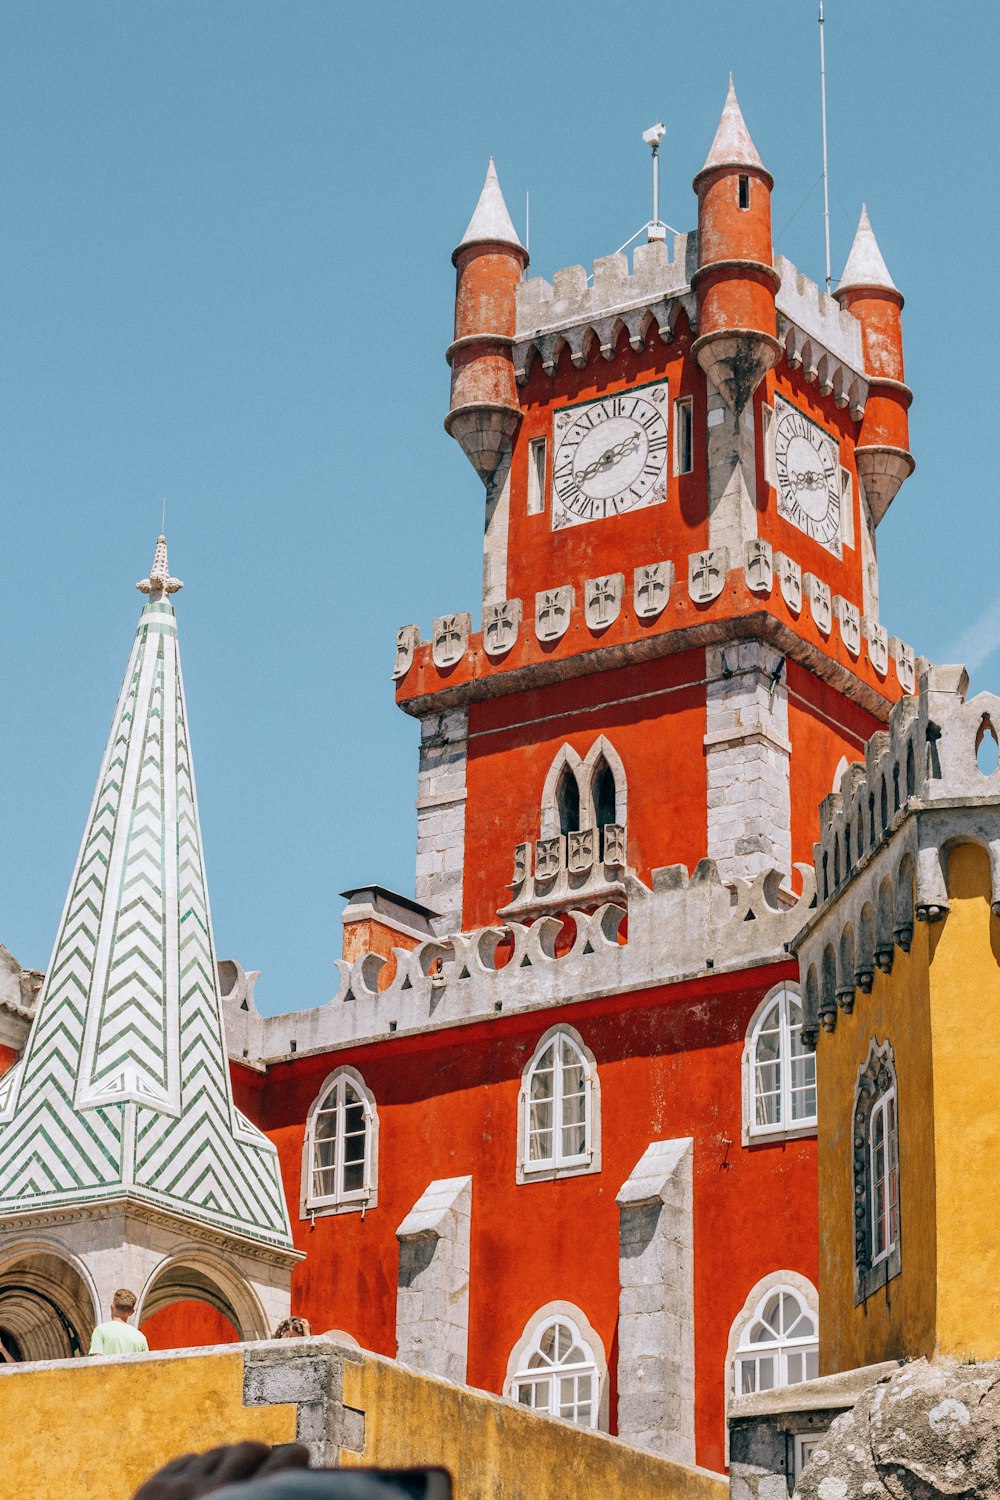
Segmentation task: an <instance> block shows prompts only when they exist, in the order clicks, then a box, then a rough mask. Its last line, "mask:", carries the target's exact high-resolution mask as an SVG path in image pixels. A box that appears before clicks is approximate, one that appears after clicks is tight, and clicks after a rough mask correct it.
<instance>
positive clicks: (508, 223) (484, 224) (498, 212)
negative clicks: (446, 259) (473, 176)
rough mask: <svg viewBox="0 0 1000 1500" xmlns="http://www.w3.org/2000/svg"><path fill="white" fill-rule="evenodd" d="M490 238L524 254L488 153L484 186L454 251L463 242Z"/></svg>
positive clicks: (474, 243) (469, 242) (460, 246)
mask: <svg viewBox="0 0 1000 1500" xmlns="http://www.w3.org/2000/svg"><path fill="white" fill-rule="evenodd" d="M484 240H485V241H492V242H493V243H494V244H498V245H513V246H514V247H515V249H517V250H520V251H521V252H522V253H523V254H525V255H526V254H527V251H526V250H525V248H524V246H523V245H522V244H521V241H520V239H519V238H518V234H517V230H516V229H515V228H514V223H513V220H512V219H511V216H510V214H509V213H508V211H507V205H506V203H505V202H504V196H503V193H502V192H501V191H500V179H499V178H498V177H497V169H496V167H495V166H494V165H493V158H492V156H491V157H490V164H489V166H488V167H487V169H486V181H485V182H484V183H483V190H482V192H481V193H480V194H479V202H478V203H477V204H476V207H475V211H474V212H473V215H472V218H471V219H470V220H469V225H468V228H467V229H466V231H465V233H464V234H463V236H462V238H461V241H460V242H459V245H458V248H457V249H456V251H455V254H456V255H457V254H458V251H459V250H464V249H465V247H466V245H480V244H482V243H483V241H484Z"/></svg>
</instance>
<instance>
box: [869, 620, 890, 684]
mask: <svg viewBox="0 0 1000 1500" xmlns="http://www.w3.org/2000/svg"><path fill="white" fill-rule="evenodd" d="M865 633H866V634H867V636H868V656H869V659H870V661H871V664H872V666H873V667H874V668H875V670H876V672H877V673H878V675H879V676H880V677H884V676H885V674H886V672H888V670H889V636H888V633H887V631H886V628H885V626H884V625H879V624H878V623H877V621H875V620H869V619H867V618H866V619H865Z"/></svg>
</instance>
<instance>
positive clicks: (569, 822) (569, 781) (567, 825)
mask: <svg viewBox="0 0 1000 1500" xmlns="http://www.w3.org/2000/svg"><path fill="white" fill-rule="evenodd" d="M556 806H557V808H558V809H559V832H560V833H562V834H566V833H576V832H577V831H578V829H579V827H580V784H579V782H578V781H577V779H576V775H575V773H574V772H573V771H572V770H571V769H570V767H569V766H564V767H563V772H562V775H561V776H560V778H559V786H558V788H557V789H556Z"/></svg>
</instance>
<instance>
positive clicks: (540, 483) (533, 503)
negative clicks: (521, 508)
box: [528, 437, 545, 516]
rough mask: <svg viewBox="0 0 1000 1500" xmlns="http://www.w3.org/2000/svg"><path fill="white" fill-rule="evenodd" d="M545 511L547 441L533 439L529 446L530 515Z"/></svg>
mask: <svg viewBox="0 0 1000 1500" xmlns="http://www.w3.org/2000/svg"><path fill="white" fill-rule="evenodd" d="M544 509H545V439H544V438H543V437H542V438H532V440H531V442H530V443H529V445H528V515H529V516H538V515H541V513H542V511H543V510H544Z"/></svg>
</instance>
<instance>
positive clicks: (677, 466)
mask: <svg viewBox="0 0 1000 1500" xmlns="http://www.w3.org/2000/svg"><path fill="white" fill-rule="evenodd" d="M693 468H694V404H693V402H692V400H691V397H690V396H683V397H681V399H680V400H679V401H675V402H674V472H675V473H676V474H690V473H691V470H692V469H693Z"/></svg>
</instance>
